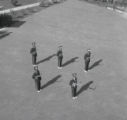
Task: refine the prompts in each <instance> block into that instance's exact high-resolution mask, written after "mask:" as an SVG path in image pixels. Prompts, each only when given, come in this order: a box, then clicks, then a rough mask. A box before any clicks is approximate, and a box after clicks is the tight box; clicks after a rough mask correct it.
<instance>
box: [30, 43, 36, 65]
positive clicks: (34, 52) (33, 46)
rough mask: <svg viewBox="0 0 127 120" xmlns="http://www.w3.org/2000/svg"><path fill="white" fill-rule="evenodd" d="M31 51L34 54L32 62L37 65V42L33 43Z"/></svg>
mask: <svg viewBox="0 0 127 120" xmlns="http://www.w3.org/2000/svg"><path fill="white" fill-rule="evenodd" d="M30 53H31V55H32V64H33V66H34V67H35V66H36V62H37V49H36V43H35V42H33V43H32V48H31V49H30Z"/></svg>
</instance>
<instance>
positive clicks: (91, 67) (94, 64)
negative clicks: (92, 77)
mask: <svg viewBox="0 0 127 120" xmlns="http://www.w3.org/2000/svg"><path fill="white" fill-rule="evenodd" d="M102 61H103V60H102V59H100V60H98V61H96V62H94V63H93V64H92V65H91V66H90V67H89V70H91V69H93V68H94V67H96V66H98V65H100V63H101V62H102Z"/></svg>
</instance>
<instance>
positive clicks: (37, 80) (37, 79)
mask: <svg viewBox="0 0 127 120" xmlns="http://www.w3.org/2000/svg"><path fill="white" fill-rule="evenodd" d="M32 78H33V79H34V80H35V87H36V89H37V92H40V88H41V75H40V71H39V69H38V66H35V67H34V73H33V75H32Z"/></svg>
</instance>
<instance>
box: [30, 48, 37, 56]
mask: <svg viewBox="0 0 127 120" xmlns="http://www.w3.org/2000/svg"><path fill="white" fill-rule="evenodd" d="M30 53H31V54H32V55H33V56H37V51H36V47H33V48H31V50H30Z"/></svg>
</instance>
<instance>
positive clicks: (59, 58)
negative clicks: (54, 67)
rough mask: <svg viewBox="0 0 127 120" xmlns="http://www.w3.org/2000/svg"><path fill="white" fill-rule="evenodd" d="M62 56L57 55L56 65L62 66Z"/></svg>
mask: <svg viewBox="0 0 127 120" xmlns="http://www.w3.org/2000/svg"><path fill="white" fill-rule="evenodd" d="M62 60H63V57H58V67H62Z"/></svg>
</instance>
